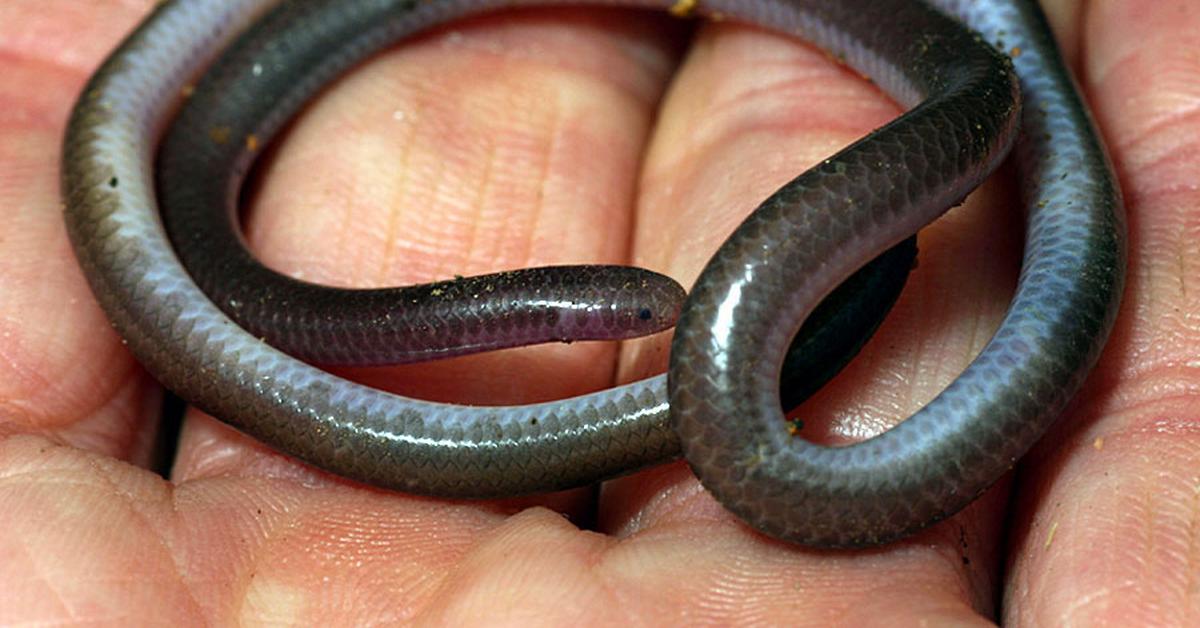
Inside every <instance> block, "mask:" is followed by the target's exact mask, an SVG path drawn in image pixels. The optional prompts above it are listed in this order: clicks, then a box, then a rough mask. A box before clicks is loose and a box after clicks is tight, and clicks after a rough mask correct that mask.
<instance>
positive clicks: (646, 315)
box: [638, 307, 654, 321]
mask: <svg viewBox="0 0 1200 628" xmlns="http://www.w3.org/2000/svg"><path fill="white" fill-rule="evenodd" d="M653 315H654V314H652V313H651V312H650V308H648V307H644V308H642V309H641V311H639V312H638V318H640V319H642V320H644V321H648V320H650V317H651V316H653Z"/></svg>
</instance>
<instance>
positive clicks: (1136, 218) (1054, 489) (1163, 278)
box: [1006, 0, 1200, 625]
mask: <svg viewBox="0 0 1200 628" xmlns="http://www.w3.org/2000/svg"><path fill="white" fill-rule="evenodd" d="M1078 9H1079V11H1080V19H1079V21H1078V22H1077V23H1078V24H1080V25H1081V29H1082V30H1081V33H1080V36H1079V39H1080V41H1081V42H1082V44H1081V45H1082V52H1083V55H1082V61H1081V63H1080V68H1081V76H1080V78H1081V82H1082V84H1083V86H1084V89H1085V92H1086V93H1087V95H1088V96H1089V98H1090V100H1091V103H1092V105H1093V110H1094V112H1095V115H1096V118H1097V120H1098V122H1099V123H1100V126H1101V127H1102V128H1103V131H1104V135H1105V137H1106V139H1107V141H1108V145H1109V148H1110V151H1111V153H1112V155H1113V157H1114V161H1115V163H1116V167H1117V172H1118V175H1119V177H1120V181H1121V185H1122V187H1123V190H1124V195H1125V201H1126V209H1127V212H1128V217H1129V231H1130V233H1129V272H1128V279H1127V285H1126V290H1125V297H1124V302H1123V305H1122V309H1121V313H1120V318H1119V319H1118V322H1117V327H1116V330H1115V331H1114V333H1113V336H1112V339H1111V340H1110V342H1109V345H1108V347H1107V349H1106V351H1105V353H1104V356H1103V357H1102V360H1101V364H1100V367H1099V368H1098V369H1097V371H1096V372H1095V373H1094V374H1093V376H1092V378H1091V380H1090V383H1089V385H1088V387H1087V389H1086V391H1085V395H1084V396H1083V397H1081V398H1080V399H1079V400H1078V402H1077V404H1076V408H1075V410H1074V411H1073V412H1072V413H1071V414H1070V415H1069V416H1068V417H1067V420H1066V421H1064V422H1061V423H1060V429H1059V430H1058V431H1057V432H1055V433H1054V434H1051V435H1050V436H1049V437H1048V438H1047V439H1044V441H1043V447H1042V448H1041V450H1040V452H1039V453H1040V454H1041V455H1040V456H1039V457H1038V458H1037V459H1036V464H1033V465H1031V466H1029V467H1028V468H1026V469H1024V470H1023V472H1022V474H1021V478H1022V482H1021V498H1020V500H1019V502H1018V503H1019V505H1020V508H1019V509H1018V511H1017V517H1016V521H1017V522H1018V523H1019V526H1018V527H1017V529H1016V530H1015V536H1014V539H1013V543H1012V550H1013V559H1012V560H1013V564H1012V569H1011V575H1010V576H1009V580H1008V583H1007V588H1008V592H1009V595H1008V604H1007V608H1006V614H1007V615H1008V616H1009V617H1010V618H1011V619H1012V620H1013V623H1014V624H1029V625H1043V624H1045V625H1052V624H1054V625H1067V624H1073V625H1099V624H1113V625H1120V624H1127V625H1135V624H1141V625H1147V624H1162V625H1190V624H1195V623H1196V622H1197V615H1196V612H1195V610H1194V609H1195V608H1197V602H1198V601H1200V595H1198V593H1197V590H1196V588H1195V585H1194V581H1195V574H1196V565H1197V562H1198V561H1200V550H1198V549H1197V546H1196V543H1195V541H1194V537H1195V521H1196V518H1197V501H1196V494H1197V493H1196V491H1197V487H1198V484H1197V480H1196V478H1197V477H1198V474H1200V434H1198V433H1197V430H1196V429H1195V418H1196V408H1197V403H1196V399H1197V398H1198V397H1197V391H1200V378H1198V377H1197V366H1198V365H1200V363H1198V362H1197V356H1198V355H1200V325H1198V324H1197V323H1198V319H1197V317H1196V312H1200V281H1198V279H1200V272H1198V269H1200V248H1198V247H1197V245H1196V243H1197V241H1200V211H1198V210H1197V207H1200V191H1198V190H1197V188H1196V185H1195V179H1196V173H1197V172H1200V143H1198V140H1197V138H1200V116H1197V115H1196V114H1197V111H1198V107H1197V103H1200V99H1198V98H1197V96H1200V90H1198V89H1197V86H1198V85H1200V58H1198V57H1197V56H1196V54H1195V51H1196V50H1197V49H1198V48H1200V36H1198V35H1197V33H1200V6H1198V5H1197V4H1196V3H1194V2H1189V1H1187V0H1167V1H1164V2H1155V3H1140V2H1130V1H1118V0H1114V1H1111V2H1100V3H1080V5H1079V7H1078Z"/></svg>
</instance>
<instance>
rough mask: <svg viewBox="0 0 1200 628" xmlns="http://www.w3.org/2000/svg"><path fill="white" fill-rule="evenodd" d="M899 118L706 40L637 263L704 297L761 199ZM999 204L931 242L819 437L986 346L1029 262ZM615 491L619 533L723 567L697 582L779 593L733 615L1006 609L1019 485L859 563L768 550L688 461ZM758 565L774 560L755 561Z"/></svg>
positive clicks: (946, 373) (683, 91)
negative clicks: (1002, 514) (996, 587)
mask: <svg viewBox="0 0 1200 628" xmlns="http://www.w3.org/2000/svg"><path fill="white" fill-rule="evenodd" d="M897 113H898V110H897V109H896V107H895V105H893V104H891V103H890V102H889V101H888V100H887V99H886V98H884V97H883V96H882V95H881V94H879V93H878V92H877V91H876V90H874V89H872V88H871V87H870V86H869V85H868V84H867V83H866V82H864V81H863V80H862V79H861V78H860V77H858V76H856V75H855V74H854V73H852V72H849V71H847V70H846V69H844V68H841V67H839V66H837V65H835V64H834V63H833V62H832V61H831V60H830V59H829V58H828V56H827V55H825V54H824V53H822V52H820V51H816V50H813V49H810V48H806V47H804V46H802V45H800V44H797V43H796V42H794V41H791V40H789V39H786V38H783V37H779V36H775V35H769V34H766V33H764V32H762V31H758V30H754V29H750V28H744V27H739V26H732V25H724V24H722V25H714V26H712V27H709V28H705V29H704V30H703V35H702V36H701V37H699V38H698V40H697V42H696V44H695V46H694V48H693V50H692V52H691V54H690V56H689V57H688V59H687V60H686V62H685V64H684V66H683V68H682V71H681V73H680V75H679V76H678V78H677V80H676V84H675V86H674V88H673V90H672V92H671V94H670V96H669V98H668V100H667V102H666V104H665V107H664V111H663V114H662V122H661V123H660V125H659V126H658V128H657V131H656V135H655V137H654V140H653V143H652V145H651V149H650V152H649V154H648V156H647V163H646V169H645V172H646V174H645V176H644V177H643V190H644V192H643V195H642V197H641V203H642V206H641V209H642V212H643V213H642V214H641V215H640V216H639V221H638V231H637V236H636V239H635V247H636V248H635V260H636V261H638V262H639V263H647V264H649V265H650V266H659V267H665V268H667V270H668V272H670V273H672V274H673V275H675V276H676V277H680V278H683V279H685V281H684V284H685V285H687V284H688V283H689V281H690V280H691V278H694V277H695V276H696V275H697V273H698V272H699V269H700V267H701V265H702V264H703V263H704V262H705V261H706V259H707V257H708V256H709V255H711V253H712V251H714V250H715V249H716V246H717V244H718V243H719V242H720V241H721V240H722V239H723V238H725V237H726V236H727V235H728V234H729V233H730V231H731V230H732V229H733V228H734V226H735V225H736V224H737V222H738V221H740V220H741V218H742V217H744V216H745V215H746V213H747V212H749V211H750V210H751V209H752V208H753V206H754V205H755V204H757V203H758V202H759V201H760V200H762V199H763V198H765V197H766V196H767V195H768V194H769V193H770V192H772V191H774V190H775V189H776V188H777V187H779V186H780V185H782V184H783V183H785V182H786V181H787V180H789V179H790V178H792V177H794V176H795V175H796V174H798V173H799V172H801V171H803V170H804V169H805V168H806V167H808V166H811V165H813V164H814V163H816V162H817V161H818V160H820V159H822V158H824V157H827V156H828V155H830V154H832V153H833V152H835V151H836V150H837V149H839V148H841V147H843V146H845V145H846V144H848V143H850V142H851V141H853V140H854V139H857V138H859V137H861V136H862V135H865V134H866V133H867V132H869V131H870V130H871V129H872V128H874V127H876V126H879V125H881V124H883V123H884V122H887V121H888V120H890V119H892V118H894V117H895V116H896V115H897ZM998 192H999V190H998V189H995V188H991V189H987V190H983V191H981V192H979V193H976V194H975V195H974V196H973V197H972V199H971V201H970V202H968V203H967V205H965V206H964V207H961V208H957V209H954V210H952V211H951V212H950V213H949V214H948V215H947V216H946V217H945V218H943V219H942V220H940V221H939V222H937V223H935V224H934V225H933V226H931V227H929V228H927V229H926V230H924V231H923V232H922V234H921V237H920V256H919V267H918V268H917V270H916V271H915V272H914V273H913V275H912V277H911V279H910V283H909V285H908V286H907V287H906V289H905V291H904V294H903V296H902V297H901V299H900V302H899V303H898V304H897V306H896V308H895V310H894V311H893V313H892V314H891V315H890V316H889V318H888V319H887V321H886V322H885V323H884V325H883V327H882V328H881V330H880V332H879V334H878V335H877V336H876V338H874V339H873V340H872V341H871V342H870V343H869V344H868V345H867V346H866V348H865V349H864V351H863V353H862V355H861V356H860V357H859V358H857V359H856V360H855V361H854V362H852V363H851V365H850V366H849V368H848V369H847V370H846V371H845V372H844V373H843V374H842V375H840V376H839V377H838V378H837V379H835V380H834V381H833V382H832V383H831V384H830V386H828V387H826V388H825V389H824V390H823V391H822V392H821V393H819V394H818V395H817V396H816V397H815V398H814V399H812V400H811V401H810V402H808V403H806V404H804V405H803V406H801V408H800V409H799V411H798V413H799V415H800V416H802V417H803V418H804V420H805V423H806V431H807V430H808V426H812V427H816V428H817V429H816V432H817V433H818V434H821V435H822V436H821V437H820V440H822V441H826V442H828V441H846V440H857V439H861V438H864V437H866V436H870V435H873V434H877V433H879V432H880V431H882V430H884V429H886V428H887V427H888V426H890V425H893V424H895V423H896V422H898V421H899V420H901V419H903V418H904V417H906V416H908V415H909V414H911V413H912V412H914V411H915V410H917V409H918V408H919V407H920V406H921V405H923V404H924V403H925V402H927V401H928V400H929V399H931V398H932V397H933V396H934V395H935V394H937V393H938V392H940V390H941V389H942V388H944V387H945V386H946V384H948V383H949V381H950V380H951V379H952V378H953V377H954V376H955V375H956V374H957V373H958V372H959V371H961V370H962V368H964V367H965V366H966V364H967V363H968V362H969V360H970V359H971V357H972V356H973V355H974V354H975V353H977V352H978V350H979V349H980V348H981V347H982V345H983V343H984V342H986V340H987V337H988V335H989V333H990V331H991V330H992V329H994V328H995V326H996V325H997V324H998V322H999V320H1000V318H1001V316H1002V315H1003V312H1004V309H1005V306H1006V305H1007V299H1008V297H1009V295H1011V293H1012V288H1013V283H1014V279H1015V270H1016V265H1017V251H1018V249H1019V240H1018V237H1019V233H1020V225H1019V223H1018V222H1017V220H1016V219H1015V217H1014V216H1012V214H1013V212H1011V211H1006V210H1007V207H1008V203H1010V202H1011V200H1010V199H1005V198H1004V197H1003V195H1002V194H999V193H998ZM653 358H657V356H653ZM653 361H654V359H647V358H645V357H643V356H641V355H635V356H633V357H632V358H631V359H630V363H631V366H629V367H628V368H629V370H630V372H640V371H642V370H643V369H645V368H647V367H646V364H647V363H652V362H653ZM650 368H653V367H650ZM606 497H607V498H609V500H610V501H608V502H606V503H605V504H603V507H602V512H606V513H611V517H609V518H606V519H605V520H604V521H605V524H606V525H608V526H611V528H608V529H611V530H612V531H614V532H616V533H618V534H620V535H635V538H637V537H640V536H642V535H657V536H669V537H670V539H671V541H670V543H671V545H672V547H673V548H674V550H675V552H677V555H683V556H691V560H696V561H702V562H701V563H700V564H701V565H703V568H704V569H707V570H710V571H708V572H703V571H702V572H701V575H700V577H697V578H695V579H692V578H689V579H688V582H695V583H697V586H704V584H702V583H706V584H708V585H711V582H712V580H710V579H706V578H720V577H724V578H726V579H732V580H731V581H732V582H736V583H737V584H738V585H739V586H744V587H745V590H744V591H743V592H744V593H745V594H746V595H747V596H750V594H751V592H752V591H760V592H761V591H763V590H766V591H771V592H772V593H773V594H767V595H761V594H759V595H754V596H750V597H746V598H738V597H737V596H730V597H729V598H728V599H724V600H720V605H721V608H723V609H724V610H726V611H727V612H730V613H734V612H753V611H750V610H747V608H748V607H753V609H754V611H757V612H762V613H766V614H767V616H771V617H776V616H783V615H785V614H786V613H789V612H798V613H800V615H799V616H801V617H804V616H807V613H813V615H812V617H814V618H815V617H828V616H831V615H833V614H837V616H838V617H861V618H864V619H865V618H867V617H871V616H872V615H871V613H875V615H873V616H875V617H878V616H879V615H878V613H879V612H881V611H882V609H885V608H887V609H891V608H892V607H895V608H898V609H907V610H906V611H904V612H907V613H911V614H912V615H911V616H912V617H913V618H916V617H918V616H920V617H931V616H939V615H940V616H944V617H946V618H952V619H954V620H956V621H969V620H971V619H978V616H977V615H976V613H983V614H985V615H986V614H988V613H989V611H990V606H991V600H992V595H993V582H994V580H993V579H994V577H995V575H996V571H995V568H996V554H995V547H996V541H997V538H998V535H997V530H998V514H999V509H1000V507H1001V505H1002V501H1003V498H1004V497H1003V490H1002V489H1001V490H999V491H996V492H993V493H992V494H989V495H988V496H987V497H985V499H983V500H981V502H980V503H979V504H977V505H976V506H974V507H972V508H970V509H968V511H967V512H966V513H964V515H962V516H959V517H955V518H954V519H953V520H952V521H950V522H948V523H945V524H942V525H940V526H937V527H935V528H934V529H932V530H931V531H928V532H926V533H923V534H921V535H919V536H918V537H916V539H914V540H911V541H908V542H904V543H900V544H898V545H896V546H892V547H890V548H886V549H884V550H881V551H878V552H871V553H867V554H863V555H859V556H857V557H855V556H851V555H837V554H827V553H812V552H806V551H804V550H800V549H796V548H791V547H784V546H782V545H780V544H775V543H770V542H768V541H766V540H765V539H764V538H763V537H761V536H759V535H757V534H754V533H752V532H751V531H749V530H748V528H746V527H745V526H743V525H741V524H740V523H738V522H736V521H734V520H733V518H732V516H731V515H729V514H728V513H726V512H725V511H724V510H723V509H721V508H720V507H719V506H718V505H717V504H716V503H715V502H714V501H713V500H712V499H711V497H709V496H708V494H707V493H705V492H704V491H703V490H702V489H700V488H699V487H698V485H697V483H696V480H695V478H694V477H692V476H691V474H690V473H688V472H686V471H685V470H683V469H682V468H681V467H678V466H677V467H675V468H673V469H670V470H666V471H657V472H652V474H651V475H650V476H649V477H639V478H637V479H635V480H632V481H629V482H624V483H614V484H613V486H610V487H607V489H606ZM714 548H715V550H714ZM749 555H754V556H758V557H761V558H765V557H767V556H768V555H769V556H771V557H772V558H771V559H769V560H762V561H759V562H754V561H744V560H742V558H741V557H744V556H749ZM666 573H667V572H666V570H663V571H662V572H661V573H660V574H659V575H664V574H666ZM735 574H737V575H736V577H735ZM885 583H886V585H885ZM685 586H686V585H685ZM730 586H731V585H730ZM789 587H790V588H789ZM739 591H742V589H739ZM692 593H693V594H695V595H698V596H699V595H703V592H700V591H692ZM797 593H799V595H797ZM708 594H709V595H711V594H712V592H711V591H709V592H708ZM744 600H753V602H752V603H750V604H747V603H745V602H744ZM797 600H803V602H802V603H800V604H797V605H795V606H793V604H792V603H793V602H795V601H797ZM797 607H803V608H797ZM859 613H862V614H861V615H860V614H859ZM895 617H897V618H899V617H905V615H896V616H895ZM793 619H794V617H793ZM898 621H899V622H900V623H903V622H904V619H898ZM849 623H854V622H853V621H851V622H849Z"/></svg>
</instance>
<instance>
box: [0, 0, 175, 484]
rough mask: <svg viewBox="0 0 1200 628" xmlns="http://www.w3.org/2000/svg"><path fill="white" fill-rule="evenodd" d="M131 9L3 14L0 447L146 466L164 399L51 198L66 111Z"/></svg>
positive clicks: (11, 8)
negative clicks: (110, 315) (43, 448)
mask: <svg viewBox="0 0 1200 628" xmlns="http://www.w3.org/2000/svg"><path fill="white" fill-rule="evenodd" d="M134 4H135V6H132V7H131V6H129V3H126V4H125V5H123V6H109V7H107V10H101V11H97V10H96V9H97V8H98V7H95V6H88V7H84V6H82V5H80V4H79V3H77V2H71V1H70V0H62V1H55V2H51V3H50V4H49V5H48V4H47V3H45V2H30V1H24V0H18V1H16V2H5V3H4V4H3V6H0V74H3V76H4V77H5V79H4V81H0V135H2V136H3V137H4V141H3V142H0V204H3V206H4V207H5V208H7V209H6V211H4V212H2V214H0V234H3V235H0V436H2V435H7V434H14V433H33V434H40V435H43V436H46V437H48V438H51V439H53V440H56V441H58V442H62V443H69V444H71V445H74V446H76V447H82V448H85V449H89V450H91V451H96V452H101V453H104V454H107V455H112V456H117V457H120V458H124V459H127V460H133V461H137V462H140V463H145V462H146V461H147V460H148V457H149V454H150V450H151V444H152V442H153V430H154V427H155V425H156V421H155V419H156V416H157V414H158V411H159V406H160V393H159V389H158V387H157V386H156V385H154V384H153V382H152V381H151V380H149V379H148V378H147V377H146V376H145V375H144V373H142V371H141V369H140V368H139V367H138V366H137V365H136V363H135V362H134V361H133V360H132V359H131V358H130V356H129V354H128V353H127V352H126V351H125V350H124V349H123V348H122V347H121V344H120V341H119V339H118V338H117V336H116V334H114V333H113V332H112V331H111V329H110V328H109V326H108V322H107V321H106V319H105V318H104V315H103V313H102V312H101V311H100V309H99V307H97V305H96V303H95V300H94V299H93V298H92V295H91V292H90V291H89V290H88V287H87V284H86V282H85V281H84V279H83V275H82V274H81V273H80V272H79V269H78V266H77V264H76V262H75V257H74V255H73V254H72V253H71V248H70V245H69V243H68V241H67V234H66V229H65V227H64V224H63V219H62V210H61V201H60V200H59V191H58V161H59V147H60V145H61V143H62V132H63V127H64V125H65V123H66V118H67V115H68V113H69V111H70V107H71V105H72V104H73V103H74V102H75V98H76V96H77V95H78V93H79V91H80V89H81V88H82V86H83V82H84V80H85V79H86V78H87V76H88V74H89V73H90V72H91V71H92V70H93V69H94V67H95V66H96V64H97V63H98V62H99V59H100V58H101V57H102V55H103V54H104V53H105V52H106V50H107V49H108V48H109V47H111V46H112V45H113V43H114V42H115V41H116V40H117V39H119V38H120V36H121V35H123V34H124V33H125V32H126V31H127V30H128V29H129V28H131V26H132V24H133V23H134V21H135V20H137V18H138V17H139V15H140V12H141V11H142V10H145V9H146V8H147V6H148V5H149V4H150V3H149V2H145V3H141V4H142V5H143V6H141V7H140V10H139V7H137V6H136V3H134Z"/></svg>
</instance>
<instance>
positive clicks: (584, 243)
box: [175, 10, 676, 481]
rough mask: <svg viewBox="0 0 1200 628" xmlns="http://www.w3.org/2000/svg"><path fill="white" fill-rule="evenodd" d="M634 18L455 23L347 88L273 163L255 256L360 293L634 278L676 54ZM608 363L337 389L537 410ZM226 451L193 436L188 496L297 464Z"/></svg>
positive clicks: (404, 378) (504, 355)
mask: <svg viewBox="0 0 1200 628" xmlns="http://www.w3.org/2000/svg"><path fill="white" fill-rule="evenodd" d="M627 15H628V14H627V13H624V12H616V11H563V10H556V11H529V12H523V13H516V14H504V15H500V16H495V17H489V18H484V19H479V20H473V21H467V22H461V23H455V24H453V25H450V26H448V27H446V28H444V29H441V30H439V31H437V32H435V33H433V34H430V35H428V36H424V37H420V38H417V39H414V40H412V41H407V42H405V43H404V44H403V45H401V46H399V47H397V48H396V49H394V50H393V51H391V52H389V53H387V54H384V55H380V56H379V57H377V58H375V59H373V60H371V61H370V62H368V63H366V64H365V65H364V66H362V67H360V68H358V69H356V70H355V71H353V72H352V73H350V74H349V75H347V76H346V77H343V78H342V79H340V80H339V81H338V82H337V83H336V84H335V85H334V86H333V88H332V89H330V90H328V91H327V92H326V93H325V94H324V95H323V96H322V97H321V98H319V99H318V100H317V101H316V102H315V103H314V104H313V105H312V106H311V107H310V108H309V109H307V110H306V112H305V113H304V115H303V116H301V117H300V118H299V120H298V121H297V123H296V124H295V126H294V127H293V128H292V129H291V130H290V132H289V134H288V135H287V137H286V138H285V139H284V140H283V141H282V142H281V143H280V145H279V146H278V151H277V153H276V154H275V156H274V158H273V159H271V160H270V161H269V162H268V163H266V164H263V166H262V171H261V176H262V182H263V183H262V187H261V190H260V191H259V193H258V195H257V197H256V199H255V202H254V203H253V209H252V213H251V215H250V216H249V220H248V234H249V239H250V241H251V243H252V245H253V247H254V248H255V250H256V251H257V252H258V253H259V254H260V255H261V258H262V259H263V260H264V261H265V262H266V263H267V264H268V265H271V266H273V267H275V268H277V269H280V270H282V271H283V272H286V273H290V274H292V275H295V276H299V277H302V278H304V279H308V280H311V281H316V282H320V283H327V284H334V285H346V286H394V285H404V284H411V283H418V282H427V281H432V280H437V279H447V278H450V277H453V276H454V275H458V274H475V273H480V272H486V271H494V270H501V269H511V268H520V267H526V266H532V265H544V264H551V263H581V262H588V263H597V262H599V263H623V262H626V261H628V257H629V251H628V242H629V229H630V224H631V217H632V202H633V198H634V192H635V189H636V183H637V172H638V164H639V163H640V155H641V152H642V150H643V144H644V142H645V138H646V137H647V134H648V132H649V128H650V124H651V121H652V120H653V116H654V111H655V108H656V106H657V102H658V100H659V96H660V93H661V91H662V89H663V87H662V86H663V85H664V84H665V82H666V79H667V77H668V76H669V73H670V71H671V70H672V68H673V66H674V62H675V53H674V52H673V51H674V48H675V46H676V44H674V43H672V41H673V38H672V35H671V32H670V31H664V30H663V29H662V28H661V24H662V23H661V22H655V21H653V20H644V19H634V20H630V19H628V18H627ZM614 356H615V347H614V346H612V345H611V344H577V345H571V346H569V347H567V346H547V347H537V348H532V349H528V350H516V351H506V352H501V353H498V354H495V355H487V356H480V357H472V358H465V359H457V360H448V361H444V362H438V363H432V364H422V365H419V366H414V367H409V368H392V369H343V370H342V371H340V372H342V373H345V374H348V375H350V376H352V377H354V378H355V379H357V380H359V381H363V382H365V383H368V384H371V385H374V386H377V387H380V388H385V389H388V390H392V391H395V392H399V393H401V394H406V395H412V396H416V397H420V398H426V399H435V400H440V401H451V402H458V403H475V404H504V403H526V402H532V401H541V400H550V399H556V398H562V397H566V396H570V395H575V394H580V393H583V392H588V391H591V390H596V389H599V388H603V387H605V386H607V385H609V384H610V383H611V381H612V377H613V370H614V359H615V358H614ZM197 430H198V431H197ZM222 434H228V432H227V431H224V430H220V429H216V428H214V427H213V426H211V425H207V426H206V425H204V424H203V423H199V424H195V423H191V422H189V425H188V427H187V428H186V430H185V436H184V440H183V447H182V448H181V453H180V459H179V462H180V464H179V465H177V468H176V472H175V477H176V479H178V480H181V481H183V480H191V479H195V478H198V477H207V476H209V475H210V474H212V473H222V474H226V473H234V472H238V470H239V467H240V468H241V470H242V471H246V472H250V470H251V469H255V470H258V471H254V472H263V471H262V468H263V464H267V465H268V466H270V465H274V464H276V463H281V464H285V465H288V464H290V463H288V462H285V461H284V459H282V458H279V457H277V456H266V457H265V458H264V457H262V456H259V455H258V454H257V453H255V451H254V450H253V449H245V448H243V447H232V448H231V447H230V446H229V445H230V444H231V443H244V442H247V441H243V440H240V439H238V440H233V441H229V440H227V439H226V438H225V437H223V436H222ZM238 451H241V452H244V453H245V454H246V455H245V456H243V457H239V456H238V455H236V454H235V453H234V452H238ZM218 460H219V461H220V465H215V464H213V462H214V461H218ZM264 460H266V461H267V462H264ZM278 472H280V473H282V472H283V471H278ZM287 472H288V473H291V472H292V471H287ZM301 472H303V473H307V472H308V471H301Z"/></svg>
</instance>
